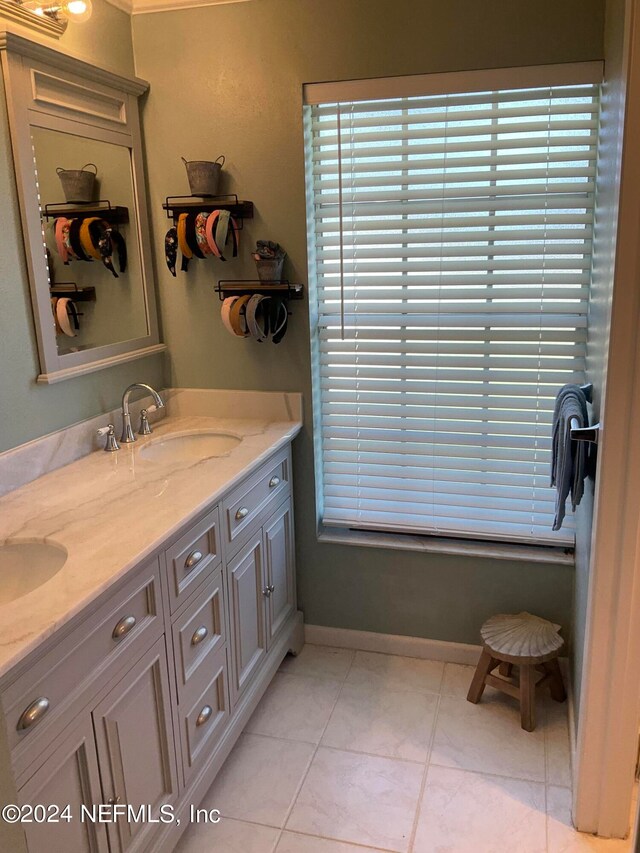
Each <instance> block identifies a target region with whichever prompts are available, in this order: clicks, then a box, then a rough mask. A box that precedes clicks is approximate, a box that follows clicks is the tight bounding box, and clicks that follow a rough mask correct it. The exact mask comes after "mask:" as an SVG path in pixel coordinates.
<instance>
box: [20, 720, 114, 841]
mask: <svg viewBox="0 0 640 853" xmlns="http://www.w3.org/2000/svg"><path fill="white" fill-rule="evenodd" d="M70 728H71V729H72V731H73V734H71V735H68V736H67V737H64V736H63V738H62V742H61V743H60V745H59V746H58V747H57V748H56V750H55V752H54V753H53V754H52V755H50V757H49V758H48V759H47V760H46V761H45V763H44V764H43V765H42V766H41V767H40V768H39V769H38V770H37V771H36V772H35V773H34V775H33V776H32V777H31V778H30V779H29V781H28V782H27V783H26V784H25V785H24V786H23V787H22V788H21V789H20V802H21V804H23V805H31V806H34V807H35V806H37V805H39V806H45V807H46V806H54V805H55V806H58V807H59V808H60V809H61V810H63V809H64V808H65V806H67V805H68V806H69V807H70V808H69V814H70V815H71V818H72V819H71V821H69V822H67V820H66V817H64V814H65V813H64V812H63V817H62V818H61V819H60V818H59V821H60V822H59V823H35V822H33V823H24V824H23V825H22V827H23V829H24V831H25V835H26V837H27V844H28V847H29V853H71V851H73V853H108V851H109V847H108V845H107V831H106V824H104V823H99V822H92V821H91V820H88V819H85V821H84V822H83V821H82V820H81V810H82V806H84V807H86V809H87V813H88V814H93V810H94V809H97V807H98V806H99V805H100V804H101V803H102V802H103V800H102V790H101V788H100V777H99V775H98V759H97V756H96V747H95V741H94V737H93V726H92V725H91V715H90V714H89V713H88V712H87V713H86V714H85V715H83V716H81V717H79V718H78V719H77V721H76V722H74V723H72V724H71V727H70ZM49 814H52V813H51V812H49ZM36 815H37V810H36V813H34V818H35V817H36Z"/></svg>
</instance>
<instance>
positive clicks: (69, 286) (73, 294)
mask: <svg viewBox="0 0 640 853" xmlns="http://www.w3.org/2000/svg"><path fill="white" fill-rule="evenodd" d="M49 292H50V293H51V296H56V297H65V296H66V297H68V298H69V299H73V301H74V302H95V301H96V289H95V287H78V285H77V284H74V283H73V282H60V284H53V285H51V287H50V288H49Z"/></svg>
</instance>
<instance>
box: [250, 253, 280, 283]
mask: <svg viewBox="0 0 640 853" xmlns="http://www.w3.org/2000/svg"><path fill="white" fill-rule="evenodd" d="M284 259H285V256H284V255H283V256H282V257H281V258H260V260H257V261H256V269H257V270H258V278H259V279H260V281H279V280H280V279H281V278H282V268H283V267H284Z"/></svg>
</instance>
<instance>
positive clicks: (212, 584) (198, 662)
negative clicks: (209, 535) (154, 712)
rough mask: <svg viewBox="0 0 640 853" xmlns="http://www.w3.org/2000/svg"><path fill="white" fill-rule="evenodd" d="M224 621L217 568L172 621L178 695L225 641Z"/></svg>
mask: <svg viewBox="0 0 640 853" xmlns="http://www.w3.org/2000/svg"><path fill="white" fill-rule="evenodd" d="M225 625H226V620H225V606H224V592H223V587H222V568H221V567H218V568H217V569H216V570H215V572H214V574H213V577H212V578H211V580H210V581H209V582H208V583H207V584H206V586H205V587H204V589H202V590H201V592H199V593H198V594H197V600H196V601H194V602H193V604H191V605H190V606H189V607H188V608H187V609H186V611H185V612H184V613H183V614H182V615H181V616H179V617H178V618H177V619H176V622H175V624H174V625H173V627H172V634H173V650H174V656H175V662H176V679H177V682H178V694H179V697H180V698H182V694H183V692H184V689H185V688H186V686H187V684H188V683H189V682H190V681H191V679H192V678H193V677H197V673H198V671H199V670H200V668H201V667H205V666H207V663H206V662H207V661H208V660H209V659H210V657H211V655H212V654H214V653H215V652H216V651H217V650H218V649H220V648H221V647H222V646H223V645H224V643H225V640H226V633H227V632H226V627H225Z"/></svg>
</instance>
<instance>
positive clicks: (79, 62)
mask: <svg viewBox="0 0 640 853" xmlns="http://www.w3.org/2000/svg"><path fill="white" fill-rule="evenodd" d="M0 51H7V52H9V53H17V54H19V55H20V56H27V57H29V58H30V59H35V60H36V61H38V62H44V63H47V64H49V65H54V66H55V67H56V68H59V69H61V70H62V71H68V72H69V73H71V74H79V75H81V76H82V77H83V78H84V79H85V80H92V81H93V82H94V83H101V84H102V85H104V86H111V87H113V88H114V89H118V90H119V91H120V92H127V93H128V94H131V95H135V96H136V97H139V96H140V95H142V94H143V93H144V92H146V91H147V89H148V88H149V84H148V83H147V81H146V80H142V79H141V78H140V77H124V76H123V75H122V74H118V73H117V72H116V71H111V70H110V69H108V68H101V67H100V66H97V65H94V64H93V63H91V62H88V61H87V60H86V59H82V58H81V57H80V56H75V55H73V54H70V53H63V52H62V51H60V50H56V49H55V48H52V47H49V46H48V45H46V44H42V43H41V42H38V41H34V40H33V39H31V38H26V37H25V36H23V35H19V34H18V33H15V32H13V31H12V30H7V29H4V30H0Z"/></svg>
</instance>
